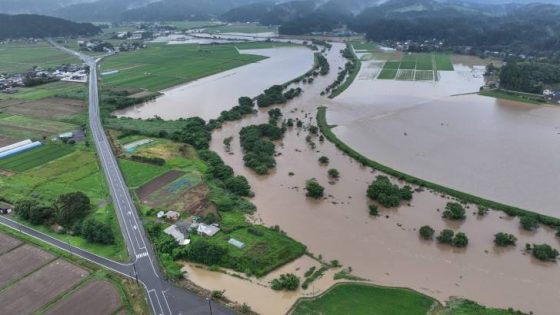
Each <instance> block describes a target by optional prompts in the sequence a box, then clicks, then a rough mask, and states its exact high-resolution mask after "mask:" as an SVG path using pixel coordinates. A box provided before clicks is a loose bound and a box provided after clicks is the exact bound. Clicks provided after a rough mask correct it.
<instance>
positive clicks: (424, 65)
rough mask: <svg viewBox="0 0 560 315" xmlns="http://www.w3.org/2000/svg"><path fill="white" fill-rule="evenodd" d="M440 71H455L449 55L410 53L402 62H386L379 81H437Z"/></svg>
mask: <svg viewBox="0 0 560 315" xmlns="http://www.w3.org/2000/svg"><path fill="white" fill-rule="evenodd" d="M438 71H453V64H452V63H451V59H450V56H449V55H447V54H434V53H432V54H428V53H409V54H405V55H404V56H403V57H402V58H401V60H389V61H387V62H385V64H384V66H383V69H381V71H380V73H379V75H378V76H377V78H378V79H382V80H392V79H396V80H409V81H412V80H416V81H432V80H434V79H435V80H437V79H438V75H437V72H438Z"/></svg>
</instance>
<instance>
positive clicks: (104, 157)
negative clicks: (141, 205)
mask: <svg viewBox="0 0 560 315" xmlns="http://www.w3.org/2000/svg"><path fill="white" fill-rule="evenodd" d="M51 44H52V45H54V46H55V47H57V48H59V49H62V50H64V51H66V52H68V53H70V54H74V55H76V56H78V57H79V58H80V59H82V60H83V61H84V62H85V63H86V64H87V65H88V66H89V68H90V73H89V124H90V129H91V132H92V137H93V140H94V143H95V147H96V150H97V154H98V156H99V160H100V162H101V167H102V169H103V172H104V174H105V178H106V180H107V183H108V185H109V191H110V194H111V197H112V200H113V203H114V206H115V211H116V213H117V218H118V221H119V225H120V227H121V230H122V232H123V235H124V239H125V241H126V244H127V248H128V251H129V253H130V255H131V257H132V259H133V262H132V263H131V264H130V265H129V266H132V270H133V273H134V275H133V276H134V277H135V278H136V279H137V280H138V281H139V282H141V283H142V284H143V285H144V286H145V288H146V291H147V296H148V302H149V303H150V305H151V307H152V310H153V312H154V314H158V315H159V314H161V315H167V314H209V313H210V312H211V310H210V307H209V306H210V305H209V303H211V301H209V300H207V299H204V298H202V297H200V296H198V295H196V294H194V293H192V292H188V291H185V290H183V289H180V288H177V287H176V286H174V285H173V284H171V283H169V282H167V281H166V280H165V279H163V275H162V274H161V272H160V270H159V266H158V265H157V257H156V255H155V254H154V251H153V249H152V246H151V244H150V242H149V240H148V238H147V237H146V233H145V231H144V228H143V226H142V221H141V220H140V217H139V215H138V212H137V210H136V206H135V205H134V202H133V200H132V197H131V195H130V192H129V190H128V187H127V185H126V182H125V180H124V178H123V175H122V173H121V170H120V168H119V164H118V162H117V159H116V157H115V155H114V154H113V151H112V149H111V144H110V143H109V140H108V138H107V136H106V134H105V131H104V129H103V125H102V122H101V117H100V112H99V91H98V86H97V60H95V59H94V58H93V57H90V56H87V55H84V54H80V53H78V52H75V51H72V50H69V49H67V48H65V47H62V46H60V45H58V44H56V43H54V42H52V41H51ZM94 262H95V261H94ZM100 264H102V265H104V266H106V267H107V265H106V264H103V263H100ZM109 268H110V267H109ZM125 273H130V270H129V269H127V270H125ZM212 312H213V314H231V313H232V312H231V311H229V310H227V309H226V308H224V307H223V306H221V305H213V307H212Z"/></svg>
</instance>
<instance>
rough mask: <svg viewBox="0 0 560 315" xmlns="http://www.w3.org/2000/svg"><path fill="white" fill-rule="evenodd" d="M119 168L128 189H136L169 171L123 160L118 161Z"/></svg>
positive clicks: (166, 168) (163, 167)
mask: <svg viewBox="0 0 560 315" xmlns="http://www.w3.org/2000/svg"><path fill="white" fill-rule="evenodd" d="M119 166H120V168H121V171H122V172H123V174H124V178H125V179H126V183H127V185H128V187H130V188H138V187H140V186H142V185H143V184H145V183H147V182H148V181H150V180H151V179H153V178H155V177H157V176H159V175H162V174H163V173H165V172H166V171H168V170H169V167H167V166H157V165H152V164H147V163H139V162H134V161H130V160H125V159H119Z"/></svg>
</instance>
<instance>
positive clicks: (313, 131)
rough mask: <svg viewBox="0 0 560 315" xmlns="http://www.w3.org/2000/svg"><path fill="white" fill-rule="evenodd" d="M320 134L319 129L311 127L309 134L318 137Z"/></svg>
mask: <svg viewBox="0 0 560 315" xmlns="http://www.w3.org/2000/svg"><path fill="white" fill-rule="evenodd" d="M318 132H319V128H317V126H315V125H311V126H309V133H311V134H313V135H316V134H317V133H318Z"/></svg>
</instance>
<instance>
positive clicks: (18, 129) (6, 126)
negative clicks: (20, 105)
mask: <svg viewBox="0 0 560 315" xmlns="http://www.w3.org/2000/svg"><path fill="white" fill-rule="evenodd" d="M76 128H78V126H76V125H73V124H68V123H64V122H59V121H52V120H45V119H39V118H33V117H26V116H20V115H3V116H0V134H1V135H2V136H5V137H6V136H7V137H11V138H15V139H41V138H43V137H45V136H47V137H48V136H53V135H58V134H60V133H63V132H68V131H73V130H75V129H76Z"/></svg>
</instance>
